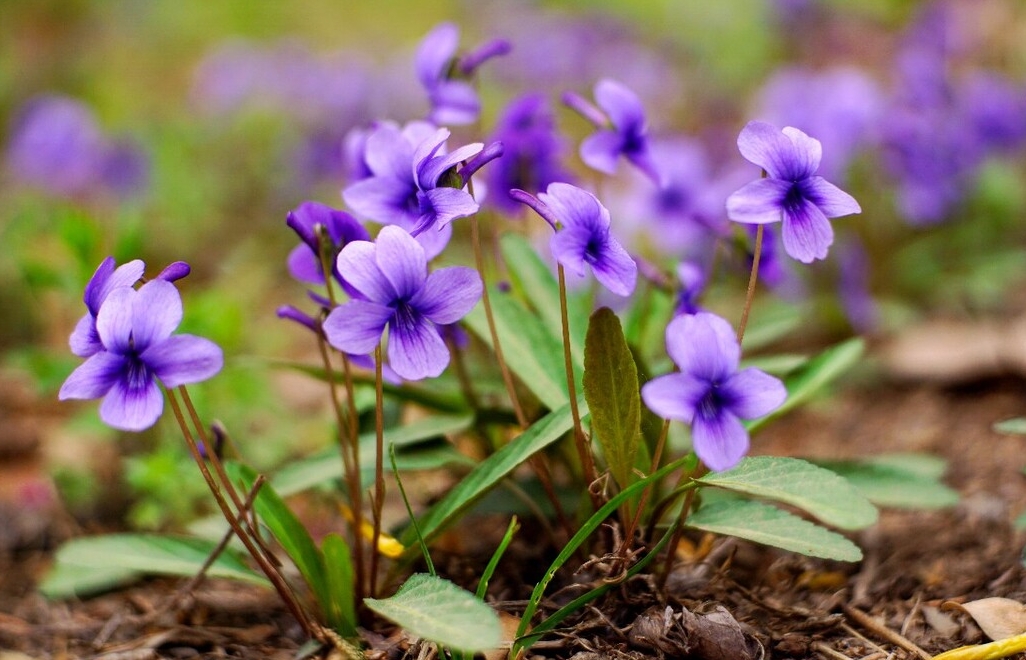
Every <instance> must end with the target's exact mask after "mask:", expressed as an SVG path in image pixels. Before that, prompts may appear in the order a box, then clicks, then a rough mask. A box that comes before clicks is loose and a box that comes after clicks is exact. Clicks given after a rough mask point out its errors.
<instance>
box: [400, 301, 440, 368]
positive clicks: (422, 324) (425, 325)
mask: <svg viewBox="0 0 1026 660" xmlns="http://www.w3.org/2000/svg"><path fill="white" fill-rule="evenodd" d="M388 364H389V365H391V367H392V369H393V370H394V371H395V372H396V373H397V374H399V376H401V377H402V378H405V379H406V380H420V379H422V378H434V377H435V376H438V375H440V374H441V373H442V372H443V371H445V368H446V367H447V366H449V349H448V348H447V347H446V345H445V342H444V341H442V338H441V336H439V334H438V329H437V328H435V326H434V325H433V324H432V323H431V322H430V321H428V320H427V319H425V318H424V317H423V316H421V315H420V314H419V313H418V312H417V311H416V310H413V309H408V310H407V313H405V314H402V313H401V314H396V316H395V317H394V318H393V320H392V321H391V322H389V324H388Z"/></svg>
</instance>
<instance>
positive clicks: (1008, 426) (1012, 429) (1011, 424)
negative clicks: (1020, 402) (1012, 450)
mask: <svg viewBox="0 0 1026 660" xmlns="http://www.w3.org/2000/svg"><path fill="white" fill-rule="evenodd" d="M994 430H995V431H997V432H998V433H1006V434H1008V435H1026V417H1015V418H1013V419H1006V420H1004V421H1001V422H998V423H996V424H994Z"/></svg>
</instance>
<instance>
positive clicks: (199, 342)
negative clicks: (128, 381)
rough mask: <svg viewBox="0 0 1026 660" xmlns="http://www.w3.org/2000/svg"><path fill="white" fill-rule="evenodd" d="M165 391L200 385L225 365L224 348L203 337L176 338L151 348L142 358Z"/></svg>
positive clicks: (170, 338)
mask: <svg viewBox="0 0 1026 660" xmlns="http://www.w3.org/2000/svg"><path fill="white" fill-rule="evenodd" d="M139 359H140V360H142V361H143V363H145V364H146V366H147V367H149V368H150V369H151V370H152V371H153V373H154V374H156V376H157V378H159V379H160V382H162V383H164V386H165V387H178V386H179V385H188V384H189V383H199V382H201V381H204V380H207V379H208V378H210V377H212V376H214V375H215V374H216V373H217V372H219V371H220V370H221V367H222V366H223V365H224V354H223V353H222V352H221V348H220V347H219V346H218V345H217V344H215V343H214V342H212V341H210V340H209V339H204V338H203V337H196V336H193V335H175V336H173V337H169V338H167V339H166V340H164V341H162V342H160V343H158V344H154V345H152V346H150V347H149V348H148V349H146V350H145V351H143V352H142V353H141V354H140V355H139Z"/></svg>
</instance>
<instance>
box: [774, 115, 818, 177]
mask: <svg viewBox="0 0 1026 660" xmlns="http://www.w3.org/2000/svg"><path fill="white" fill-rule="evenodd" d="M781 132H782V133H783V134H784V135H786V136H787V139H788V140H790V141H791V144H793V145H794V154H795V165H796V167H795V171H794V172H792V175H793V176H794V177H795V179H807V178H808V177H810V176H812V175H813V174H815V173H816V170H818V169H819V163H820V161H821V160H823V145H822V144H821V143H820V141H819V140H817V139H816V138H813V137H809V136H808V135H806V134H805V133H804V132H803V131H801V130H800V129H797V128H795V127H793V126H785V127H784V128H783V130H782V131H781Z"/></svg>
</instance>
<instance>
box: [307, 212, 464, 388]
mask: <svg viewBox="0 0 1026 660" xmlns="http://www.w3.org/2000/svg"><path fill="white" fill-rule="evenodd" d="M338 270H339V272H340V273H341V274H342V276H343V277H344V278H345V279H346V280H347V281H348V282H349V283H350V284H351V285H352V286H353V288H354V289H356V291H357V292H358V293H359V294H360V295H361V296H362V298H360V299H354V300H350V301H349V302H347V303H345V304H343V305H340V306H339V307H336V308H335V309H333V310H332V311H331V313H330V314H329V315H328V318H326V319H325V320H324V333H325V335H326V336H327V338H328V342H329V343H331V345H332V346H334V347H335V348H337V349H339V350H341V351H344V352H346V353H351V354H359V355H366V354H368V353H371V352H372V351H374V349H375V347H376V346H377V345H378V342H380V341H381V338H382V334H383V333H384V331H385V328H386V327H387V328H388V362H389V365H390V366H391V367H392V369H393V370H394V371H395V373H396V374H398V375H399V376H400V377H402V378H405V379H407V380H419V379H421V378H427V377H434V376H438V375H439V374H441V373H442V372H443V371H444V370H445V368H446V367H447V366H448V364H449V349H448V348H447V347H446V345H445V342H444V341H443V340H442V337H441V334H440V326H444V325H447V324H450V323H455V322H456V321H458V320H460V319H461V318H463V317H464V316H466V314H467V313H468V312H470V310H471V309H472V308H473V307H474V305H475V304H477V301H478V299H479V298H480V297H481V292H482V284H481V278H480V276H479V275H478V274H477V271H475V270H473V269H471V268H465V267H462V266H452V267H449V268H441V269H439V270H436V271H434V272H432V273H431V274H428V269H427V256H426V254H425V252H424V248H423V247H421V245H420V244H419V243H418V242H417V241H415V240H414V239H413V237H411V236H410V235H409V234H408V233H407V232H406V231H404V230H403V229H401V228H399V227H395V226H387V227H383V228H382V229H381V232H380V233H379V234H378V238H377V241H375V242H373V243H371V242H368V241H354V242H352V243H350V244H349V245H347V246H345V247H344V248H342V252H340V253H339V255H338Z"/></svg>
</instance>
